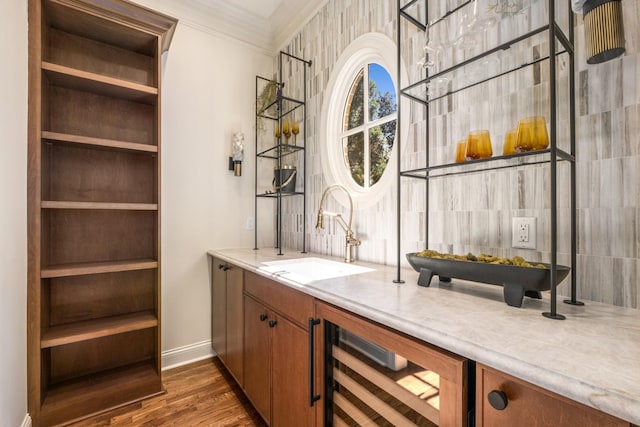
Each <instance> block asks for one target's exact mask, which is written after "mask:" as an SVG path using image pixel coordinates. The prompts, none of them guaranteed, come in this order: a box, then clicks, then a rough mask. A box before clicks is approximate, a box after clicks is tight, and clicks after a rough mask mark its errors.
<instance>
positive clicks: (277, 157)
mask: <svg viewBox="0 0 640 427" xmlns="http://www.w3.org/2000/svg"><path fill="white" fill-rule="evenodd" d="M285 60H288V61H293V62H296V63H299V64H301V65H302V68H303V76H302V87H301V88H299V90H300V91H301V94H302V99H299V98H294V97H291V96H287V95H286V91H287V83H290V82H287V81H285V79H284V73H283V61H285ZM310 66H311V61H307V60H304V59H302V58H299V57H297V56H295V55H291V54H289V53H287V52H282V51H281V52H280V54H279V56H278V80H277V82H276V86H277V91H276V94H275V96H274V99H273V101H271V102H270V103H269V104H267V105H265V106H264V107H263V108H262V109H261V110H258V105H259V103H258V99H259V96H260V95H261V88H264V86H265V85H266V84H267V83H269V82H273V80H272V79H268V78H265V77H261V76H256V126H255V147H256V162H255V182H254V188H255V199H254V200H255V201H254V218H255V219H256V221H255V228H254V249H255V250H257V249H258V200H259V199H272V200H275V202H276V230H275V247H276V248H277V249H278V255H283V252H282V246H283V244H282V200H283V198H291V197H293V198H296V197H298V198H301V199H302V218H303V220H302V250H301V252H302V253H305V252H306V246H307V243H306V234H307V232H306V228H307V221H306V217H307V211H306V210H307V200H306V191H305V185H306V183H305V170H306V154H305V140H306V126H305V124H306V118H307V113H306V106H305V105H306V97H307V68H309V67H310ZM289 86H290V85H289ZM297 110H300V111H302V118H301V123H302V127H301V132H300V135H299V136H300V138H299V140H298V143H297V144H289V143H288V141H287V140H285V138H284V136H283V135H281V136H280V137H279V138H276V139H275V142H274V144H273V145H271V146H268V147H267V148H263V149H261V148H259V147H260V145H261V144H260V142H259V141H260V123H259V122H260V120H269V121H272V122H276V123H275V126H277V127H278V128H280V129H282V122H283V119H284V118H285V117H286V116H288V115H290V114H292V113H294V112H296V111H297ZM296 153H301V154H302V173H299V174H297V177H298V183H299V184H300V185H299V187H301V188H302V190H301V191H293V192H283V191H280V190H279V189H277V188H276V189H274V190H266V191H264V190H262V191H259V190H258V173H259V172H258V170H259V168H258V160H259V159H265V160H268V161H271V162H272V164H273V165H275V168H276V169H279V170H281V169H282V167H283V165H284V163H283V160H284V159H286V158H287V157H288V156H291V155H293V154H296ZM297 172H298V171H297V169H296V173H297Z"/></svg>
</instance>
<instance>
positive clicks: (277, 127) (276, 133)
mask: <svg viewBox="0 0 640 427" xmlns="http://www.w3.org/2000/svg"><path fill="white" fill-rule="evenodd" d="M273 135H274V136H275V137H276V145H278V143H279V142H280V135H282V133H281V132H280V125H279V124H278V123H277V122H276V127H275V129H274V130H273Z"/></svg>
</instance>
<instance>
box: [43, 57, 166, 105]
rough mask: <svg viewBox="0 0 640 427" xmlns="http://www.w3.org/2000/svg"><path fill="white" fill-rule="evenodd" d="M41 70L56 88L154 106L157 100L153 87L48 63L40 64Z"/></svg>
mask: <svg viewBox="0 0 640 427" xmlns="http://www.w3.org/2000/svg"><path fill="white" fill-rule="evenodd" d="M42 70H43V71H44V73H45V74H46V76H47V78H48V80H49V82H50V83H52V84H54V85H57V86H62V87H66V88H70V89H76V90H81V91H85V92H94V93H98V94H101V95H106V96H110V97H115V98H120V99H126V100H129V101H136V102H143V103H145V104H152V105H155V104H156V102H157V100H158V89H157V88H155V87H151V86H145V85H141V84H139V83H133V82H128V81H126V80H120V79H116V78H113V77H108V76H102V75H100V74H95V73H90V72H88V71H82V70H77V69H75V68H70V67H65V66H64V65H58V64H52V63H50V62H42Z"/></svg>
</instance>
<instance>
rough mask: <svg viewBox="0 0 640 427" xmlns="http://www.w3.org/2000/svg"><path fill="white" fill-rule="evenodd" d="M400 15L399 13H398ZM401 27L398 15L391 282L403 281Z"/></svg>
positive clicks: (399, 8)
mask: <svg viewBox="0 0 640 427" xmlns="http://www.w3.org/2000/svg"><path fill="white" fill-rule="evenodd" d="M401 1H402V0H398V11H400V10H401V9H402V8H401V7H400V2H401ZM398 15H400V14H398ZM401 29H402V20H401V19H400V16H398V28H397V33H398V34H397V37H398V45H397V46H396V49H397V51H398V55H396V67H397V70H398V73H397V79H398V85H397V87H396V91H397V93H398V95H397V96H396V99H397V100H398V108H397V110H398V112H397V115H396V120H397V123H398V124H397V126H396V138H397V141H396V151H397V153H396V154H397V157H396V159H397V167H398V173H397V177H396V179H397V182H396V187H397V188H396V192H397V194H396V215H397V217H396V245H397V246H396V278H395V279H394V280H393V283H404V280H402V277H401V275H400V271H401V269H400V250H401V243H402V235H401V231H402V228H401V226H400V223H401V218H400V214H401V209H400V203H401V200H402V199H401V187H402V182H401V175H400V171H401V170H402V168H401V166H402V161H401V158H402V98H401V97H400V91H399V89H400V85H401V76H402V59H401V57H400V53H401V47H400V43H401V40H400V39H401V38H402V37H401V34H400V33H401Z"/></svg>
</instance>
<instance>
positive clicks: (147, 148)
mask: <svg viewBox="0 0 640 427" xmlns="http://www.w3.org/2000/svg"><path fill="white" fill-rule="evenodd" d="M42 139H45V140H49V141H58V142H67V143H73V144H83V145H94V146H97V147H103V148H113V149H119V150H125V151H139V152H143V153H157V152H158V147H157V146H155V145H149V144H138V143H135V142H125V141H116V140H113V139H104V138H93V137H90V136H81V135H71V134H67V133H59V132H49V131H42Z"/></svg>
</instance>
